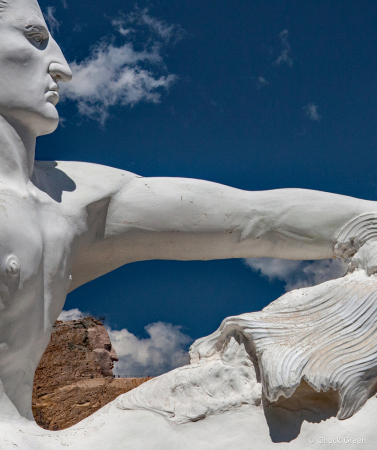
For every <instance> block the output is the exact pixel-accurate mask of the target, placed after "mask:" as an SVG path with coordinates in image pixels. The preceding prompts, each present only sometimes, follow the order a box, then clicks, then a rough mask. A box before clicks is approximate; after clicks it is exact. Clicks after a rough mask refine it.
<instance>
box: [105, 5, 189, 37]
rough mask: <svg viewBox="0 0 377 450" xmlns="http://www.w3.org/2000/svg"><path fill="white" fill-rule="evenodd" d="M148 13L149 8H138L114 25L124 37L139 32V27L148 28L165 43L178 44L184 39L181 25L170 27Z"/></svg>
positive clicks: (115, 20) (114, 22)
mask: <svg viewBox="0 0 377 450" xmlns="http://www.w3.org/2000/svg"><path fill="white" fill-rule="evenodd" d="M148 13H149V10H148V8H144V9H139V8H137V7H136V8H135V10H134V11H133V12H131V13H130V14H128V15H125V16H121V17H118V18H117V19H114V20H113V21H112V24H113V26H114V27H116V28H117V29H118V31H119V33H120V34H122V35H123V36H127V35H129V34H130V33H135V32H137V29H139V27H146V28H147V29H148V30H149V32H153V33H154V34H155V35H156V36H157V37H158V38H160V39H162V40H164V41H165V42H168V41H170V40H174V41H175V42H176V41H177V40H179V39H181V38H182V36H183V29H182V28H181V27H180V26H179V25H169V24H167V23H166V22H164V21H163V20H158V19H156V18H155V17H152V16H150V15H149V14H148Z"/></svg>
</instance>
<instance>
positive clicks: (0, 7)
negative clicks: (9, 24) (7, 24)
mask: <svg viewBox="0 0 377 450" xmlns="http://www.w3.org/2000/svg"><path fill="white" fill-rule="evenodd" d="M7 6H8V0H0V17H1V14H2V13H3V12H4V11H5V9H6V7H7Z"/></svg>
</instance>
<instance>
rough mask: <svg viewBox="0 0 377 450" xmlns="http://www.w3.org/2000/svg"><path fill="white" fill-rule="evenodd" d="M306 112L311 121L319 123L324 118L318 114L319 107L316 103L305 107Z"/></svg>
mask: <svg viewBox="0 0 377 450" xmlns="http://www.w3.org/2000/svg"><path fill="white" fill-rule="evenodd" d="M303 109H304V112H305V114H306V115H307V116H308V117H309V119H310V120H313V121H314V122H319V121H320V120H321V119H322V116H321V115H320V114H319V113H318V105H316V104H314V103H309V104H308V105H306V106H304V108H303Z"/></svg>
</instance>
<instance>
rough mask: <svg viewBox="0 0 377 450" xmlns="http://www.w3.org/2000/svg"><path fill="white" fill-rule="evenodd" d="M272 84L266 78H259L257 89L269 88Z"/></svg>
mask: <svg viewBox="0 0 377 450" xmlns="http://www.w3.org/2000/svg"><path fill="white" fill-rule="evenodd" d="M269 84H270V83H269V82H268V81H267V80H266V79H265V78H264V77H258V81H257V88H258V89H262V87H263V86H268V85H269Z"/></svg>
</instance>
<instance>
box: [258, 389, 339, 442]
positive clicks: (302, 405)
mask: <svg viewBox="0 0 377 450" xmlns="http://www.w3.org/2000/svg"><path fill="white" fill-rule="evenodd" d="M263 409H264V415H265V417H266V420H267V424H268V427H269V430H270V437H271V440H272V442H276V443H278V442H291V441H292V440H293V439H296V437H297V436H298V435H299V434H300V431H301V425H302V423H303V422H304V421H307V422H311V423H319V422H322V421H323V420H327V419H329V418H330V417H335V416H336V415H337V413H338V410H339V397H338V393H337V392H336V391H333V390H332V389H330V390H329V391H327V392H316V391H315V390H314V389H313V388H311V387H310V386H309V385H308V384H307V383H306V382H305V381H302V382H301V384H300V386H299V387H298V388H297V389H296V391H295V393H294V394H293V395H292V396H291V397H290V398H285V397H283V396H282V397H280V398H279V399H278V400H277V401H276V402H269V401H268V400H267V399H266V398H264V399H263Z"/></svg>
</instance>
